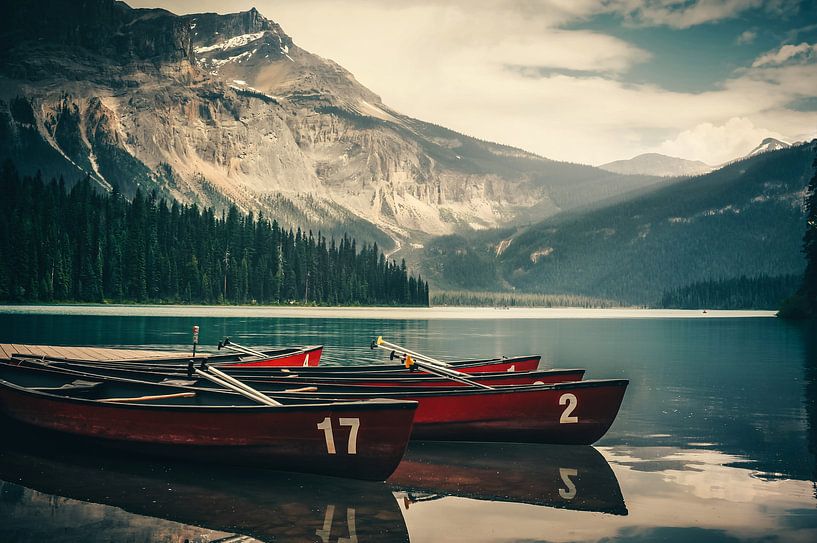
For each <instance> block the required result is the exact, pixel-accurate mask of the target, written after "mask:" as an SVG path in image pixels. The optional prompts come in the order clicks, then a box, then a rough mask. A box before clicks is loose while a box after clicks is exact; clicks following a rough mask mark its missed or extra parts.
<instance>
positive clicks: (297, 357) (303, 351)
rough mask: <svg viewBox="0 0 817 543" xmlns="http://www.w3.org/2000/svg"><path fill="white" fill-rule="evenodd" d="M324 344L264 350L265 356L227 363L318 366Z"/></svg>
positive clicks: (239, 365) (270, 365)
mask: <svg viewBox="0 0 817 543" xmlns="http://www.w3.org/2000/svg"><path fill="white" fill-rule="evenodd" d="M322 352H323V345H311V346H309V347H297V348H296V347H292V348H288V349H278V350H276V351H264V354H265V355H266V357H265V358H253V357H242V358H241V359H240V360H239V361H237V362H228V363H225V364H224V365H225V366H228V367H251V366H262V367H316V366H317V365H318V364H319V363H320V360H321V353H322Z"/></svg>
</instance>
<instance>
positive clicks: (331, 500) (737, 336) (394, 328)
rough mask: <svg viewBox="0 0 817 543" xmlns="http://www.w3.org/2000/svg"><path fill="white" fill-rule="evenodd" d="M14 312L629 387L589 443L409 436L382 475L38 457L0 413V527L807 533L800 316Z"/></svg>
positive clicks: (123, 341) (342, 536)
mask: <svg viewBox="0 0 817 543" xmlns="http://www.w3.org/2000/svg"><path fill="white" fill-rule="evenodd" d="M15 311H17V312H16V313H13V314H12V313H0V342H2V343H29V344H55V345H99V346H129V347H130V346H137V345H138V346H144V347H147V348H163V349H164V348H178V349H186V348H187V343H188V342H189V337H190V329H191V327H192V325H193V324H198V325H199V326H200V327H201V342H202V344H203V345H215V343H216V342H217V341H218V340H219V339H220V338H221V337H223V336H225V335H229V336H231V337H232V339H233V340H234V341H238V342H242V341H243V342H244V343H246V344H248V345H253V346H257V347H264V346H276V345H286V344H296V345H302V344H317V343H322V344H324V345H325V346H326V349H325V351H324V358H323V362H322V364H327V365H328V364H360V363H369V362H373V361H379V362H383V361H384V357H383V355H382V354H380V353H378V352H372V351H371V350H369V348H368V343H369V341H370V340H371V339H372V337H374V336H377V335H383V336H384V337H385V338H386V339H388V340H390V341H394V342H396V343H401V344H405V345H406V346H409V347H410V348H414V349H416V350H420V351H423V352H426V353H429V354H433V355H437V356H439V357H443V358H445V357H463V358H465V357H479V356H485V355H493V354H506V355H513V354H527V353H541V354H542V356H543V358H542V366H543V367H562V368H565V367H585V368H587V370H588V375H587V376H588V377H589V378H608V377H611V378H612V377H624V378H628V379H630V381H631V383H630V387H629V389H628V391H627V396H626V397H625V400H624V404H623V406H622V409H621V412H620V413H619V416H618V419H617V420H616V422H615V424H614V425H613V427H612V428H611V430H610V432H609V433H608V434H607V435H606V436H605V437H604V438H603V439H602V440H601V441H600V442H599V443H597V444H596V446H595V447H554V446H538V445H536V446H532V445H502V444H494V445H485V444H439V443H416V444H412V446H411V447H410V449H409V451H408V453H407V456H406V458H405V459H404V461H403V463H402V464H401V465H400V467H399V468H398V470H397V472H396V473H395V474H394V476H392V478H391V479H390V480H389V481H388V482H387V483H386V484H371V483H358V482H353V481H343V480H339V479H331V478H323V477H314V476H304V475H292V474H283V473H275V472H266V473H258V472H255V473H251V474H248V473H245V472H242V471H240V470H229V469H225V468H215V467H202V466H185V465H179V464H166V463H162V462H155V461H151V460H147V459H133V458H129V459H122V458H115V457H110V456H109V455H99V454H98V453H97V452H96V451H95V452H94V454H89V451H85V450H81V449H79V450H62V449H61V450H60V451H59V452H58V453H55V452H49V451H50V449H49V447H48V444H43V443H41V442H38V441H37V438H36V437H31V438H29V437H24V436H22V435H21V434H22V433H21V431H20V429H19V428H13V427H12V428H9V429H5V431H3V432H2V434H0V435H2V436H3V437H2V438H0V441H2V445H0V480H2V481H3V482H0V541H32V542H33V541H44V540H48V541H72V542H73V541H114V540H115V541H132V542H142V541H185V540H188V541H217V540H221V541H253V540H259V541H322V542H328V541H333V542H335V541H337V542H353V541H360V542H364V541H409V540H410V541H412V542H415V543H416V542H422V541H485V542H489V541H490V542H501V541H520V540H525V541H601V540H604V541H609V540H621V541H692V540H696V541H757V540H761V539H762V540H764V541H803V542H813V541H817V491H816V490H815V488H816V487H815V480H817V458H816V457H815V453H817V330H815V329H813V328H808V327H801V326H795V325H791V324H787V323H784V322H781V321H778V320H776V319H772V318H717V319H714V318H558V315H556V317H557V318H554V315H553V314H552V313H551V314H548V315H547V317H548V318H536V315H535V314H531V313H526V314H525V315H524V316H525V317H526V318H513V317H514V312H513V311H511V312H494V313H491V311H494V310H485V311H486V312H488V313H487V314H486V313H484V312H483V313H481V314H480V317H481V318H478V319H473V318H443V319H441V318H428V319H412V320H401V319H399V318H394V315H393V314H392V315H390V316H389V318H383V316H382V313H380V314H378V313H373V314H372V315H373V317H375V318H359V317H360V316H361V315H357V316H356V317H355V318H295V317H287V318H282V317H274V318H264V317H259V316H252V317H247V316H242V315H243V314H244V315H245V314H246V313H247V311H244V310H242V309H241V308H236V309H232V310H226V312H225V310H224V309H219V310H218V311H214V312H213V314H218V315H219V316H217V317H201V316H186V315H190V314H191V312H190V311H187V310H184V309H181V310H178V311H175V312H171V313H173V315H174V316H161V317H159V316H147V315H149V314H150V310H149V309H148V310H145V309H140V310H139V311H140V313H143V315H142V316H123V315H121V314H120V315H116V314H115V313H117V311H113V313H114V314H109V315H105V316H100V315H91V314H87V315H83V314H82V313H83V311H87V312H93V310H83V309H82V308H79V309H78V308H72V309H71V312H73V313H75V314H71V315H60V314H43V313H38V314H31V313H26V312H25V311H20V310H19V309H17V310H15ZM48 311H53V312H59V311H60V310H59V308H54V309H49V310H48ZM128 311H129V309H127V308H126V309H122V310H119V311H118V312H119V313H127V312H128ZM131 311H132V310H131ZM432 311H434V310H432ZM76 313H79V314H76ZM164 313H165V314H167V313H168V312H167V311H164ZM194 313H196V314H198V315H201V314H207V312H206V311H205V312H204V313H202V311H200V310H199V311H196V312H194ZM222 315H223V316H222ZM228 315H229V316H228ZM494 315H496V317H497V318H494ZM363 316H365V314H364V315H363ZM412 316H416V315H412ZM437 316H439V315H437ZM465 316H467V314H466V315H465ZM570 316H571V317H575V316H576V315H570ZM588 316H593V314H588ZM596 316H600V315H596ZM608 316H609V315H608ZM18 436H19V437H18Z"/></svg>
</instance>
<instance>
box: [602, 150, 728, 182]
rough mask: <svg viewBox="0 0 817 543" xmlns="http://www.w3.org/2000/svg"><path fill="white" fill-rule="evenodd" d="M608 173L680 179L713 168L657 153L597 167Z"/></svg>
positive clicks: (703, 163)
mask: <svg viewBox="0 0 817 543" xmlns="http://www.w3.org/2000/svg"><path fill="white" fill-rule="evenodd" d="M599 168H601V169H602V170H607V171H608V172H614V173H620V174H623V175H656V176H660V177H680V176H689V175H701V174H704V173H709V172H711V171H712V170H713V169H715V167H714V166H710V165H709V164H706V163H705V162H701V161H698V160H686V159H683V158H677V157H672V156H667V155H661V154H658V153H645V154H643V155H638V156H637V157H633V158H631V159H629V160H616V161H614V162H608V163H607V164H602V165H601V166H599Z"/></svg>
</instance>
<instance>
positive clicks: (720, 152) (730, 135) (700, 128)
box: [654, 117, 786, 166]
mask: <svg viewBox="0 0 817 543" xmlns="http://www.w3.org/2000/svg"><path fill="white" fill-rule="evenodd" d="M764 138H776V139H779V140H784V141H785V139H786V138H785V137H784V136H783V135H782V134H780V133H778V132H775V131H773V130H768V129H766V128H759V127H757V126H755V124H754V123H753V122H752V121H751V120H749V119H747V118H745V117H732V118H731V119H729V120H727V121H726V122H725V123H722V124H718V125H715V124H713V123H708V122H707V123H701V124H699V125H697V126H695V127H694V128H691V129H689V130H684V131H683V132H681V133H680V134H678V135H677V136H676V137H674V138H672V139H670V140H666V141H664V142H662V143H661V144H660V145H658V146H657V147H656V148H655V149H654V151H655V152H658V153H663V154H667V155H671V156H681V157H684V158H688V159H694V160H701V161H703V162H706V163H708V164H711V165H713V166H716V165H719V164H723V163H724V162H727V161H729V160H732V159H734V158H736V157H739V156H743V155H745V154H747V153H749V152H750V151H751V150H752V149H754V148H755V147H756V146H757V145H758V144H759V143H760V142H761V141H762V140H763V139H764Z"/></svg>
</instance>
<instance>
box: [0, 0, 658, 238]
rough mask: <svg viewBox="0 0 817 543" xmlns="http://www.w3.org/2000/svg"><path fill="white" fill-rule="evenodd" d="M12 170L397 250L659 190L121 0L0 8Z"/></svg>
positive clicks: (291, 48) (212, 18) (287, 46)
mask: <svg viewBox="0 0 817 543" xmlns="http://www.w3.org/2000/svg"><path fill="white" fill-rule="evenodd" d="M3 158H11V159H13V160H14V161H15V163H16V164H17V166H18V169H20V170H21V171H22V173H33V172H34V171H36V170H40V171H42V173H43V175H45V176H46V177H50V176H57V175H63V176H64V177H65V179H66V181H67V182H68V183H69V184H70V183H71V182H73V181H74V180H75V179H77V178H79V177H81V176H83V175H89V176H91V177H92V178H93V179H94V180H95V181H96V182H97V183H98V185H99V186H100V187H101V188H102V189H104V190H112V189H113V188H114V187H116V189H117V190H119V191H120V192H122V193H123V194H125V195H126V196H129V195H132V194H134V192H135V190H137V188H138V189H141V190H143V191H154V190H155V191H158V193H159V194H160V195H163V196H166V197H170V198H174V199H177V200H179V201H181V202H197V203H199V204H200V205H205V206H215V207H216V208H224V207H226V206H228V205H229V204H231V203H234V204H235V205H237V206H239V208H240V209H242V210H244V211H254V212H256V213H258V212H263V213H265V214H267V215H272V216H275V217H276V218H278V219H279V221H281V222H282V223H284V224H298V225H301V226H302V227H310V228H316V229H318V228H320V229H323V231H324V232H325V233H340V232H342V231H350V232H352V233H353V234H356V235H357V236H358V237H362V238H364V239H374V240H377V241H380V242H381V244H382V245H385V246H386V247H388V246H392V247H395V248H399V247H401V246H402V247H409V244H408V243H405V242H406V241H408V240H411V242H412V243H413V244H414V246H415V247H416V246H419V245H422V244H423V243H424V242H425V240H427V239H429V238H430V237H432V236H434V235H439V234H446V233H452V232H462V231H469V230H471V229H485V228H493V227H500V226H506V225H513V224H522V223H527V222H531V221H537V220H541V219H543V218H545V217H548V216H551V215H553V214H555V213H558V212H559V211H562V210H567V209H574V208H577V207H580V206H584V205H588V204H592V203H594V202H598V201H603V200H605V199H607V198H610V197H616V196H620V195H623V194H627V193H630V192H631V191H637V190H640V189H643V188H644V187H649V186H651V185H653V184H655V183H659V182H663V181H662V180H660V179H658V178H656V177H653V176H643V175H636V176H633V175H620V174H616V173H611V172H608V171H605V170H601V169H598V168H593V167H590V166H582V165H577V164H569V163H562V162H557V161H553V160H548V159H546V158H542V157H540V156H537V155H534V154H532V153H528V152H525V151H522V150H520V149H515V148H512V147H508V146H504V145H499V144H494V143H490V142H485V141H481V140H477V139H475V138H471V137H468V136H465V135H463V134H459V133H456V132H453V131H451V130H448V129H446V128H443V127H439V126H435V125H433V124H429V123H426V122H423V121H419V120H417V119H413V118H410V117H407V116H405V115H402V114H400V113H399V112H396V111H394V110H392V109H391V108H389V107H388V106H386V105H385V104H383V102H382V101H381V100H380V98H379V97H378V96H377V95H376V94H375V93H373V92H371V91H370V90H368V89H367V88H365V87H363V86H362V85H361V84H360V83H358V82H357V81H356V80H355V78H354V76H353V75H352V74H350V73H349V72H348V71H346V70H345V69H343V68H342V67H341V66H339V65H337V64H336V63H334V62H332V61H330V60H326V59H323V58H321V57H319V56H317V55H314V54H311V53H309V52H308V51H305V50H303V49H301V48H300V47H298V46H297V45H296V44H295V42H294V41H293V39H292V38H291V37H289V36H288V35H287V34H286V33H285V32H284V30H283V29H282V28H281V27H280V26H279V25H278V24H277V23H275V22H274V21H272V20H269V19H267V18H265V17H263V16H262V15H261V14H260V13H259V12H258V11H257V10H255V9H252V10H250V11H246V12H242V13H234V14H229V15H217V14H214V13H202V14H194V15H185V16H177V15H174V14H172V13H170V12H168V11H165V10H162V9H132V8H130V7H128V6H127V5H126V4H124V3H123V2H115V1H114V0H88V1H84V2H73V1H70V0H44V1H43V2H11V3H6V4H4V5H3V7H2V8H0V159H3Z"/></svg>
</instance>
